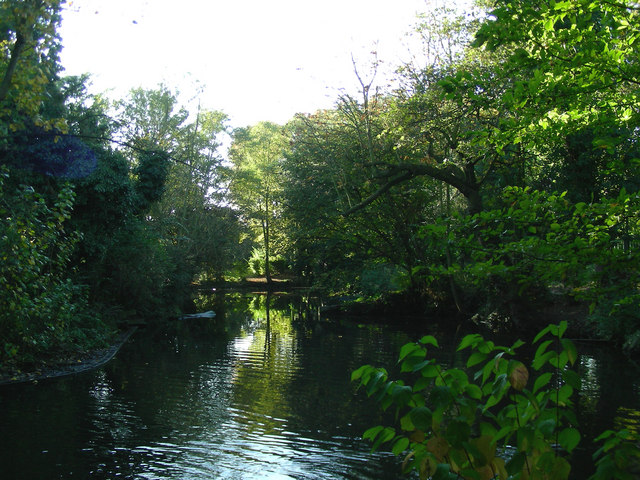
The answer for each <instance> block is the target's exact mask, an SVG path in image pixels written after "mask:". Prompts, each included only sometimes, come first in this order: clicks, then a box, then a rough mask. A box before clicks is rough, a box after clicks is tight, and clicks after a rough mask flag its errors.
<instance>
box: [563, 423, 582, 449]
mask: <svg viewBox="0 0 640 480" xmlns="http://www.w3.org/2000/svg"><path fill="white" fill-rule="evenodd" d="M558 442H559V443H560V445H561V446H562V448H564V449H565V450H566V451H567V452H569V453H571V452H572V451H573V449H574V448H576V446H577V445H578V443H580V432H579V431H578V430H576V429H575V428H565V429H564V430H562V431H561V432H560V433H559V434H558Z"/></svg>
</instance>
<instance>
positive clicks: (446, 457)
mask: <svg viewBox="0 0 640 480" xmlns="http://www.w3.org/2000/svg"><path fill="white" fill-rule="evenodd" d="M566 328H567V323H566V322H562V323H560V324H559V325H549V326H548V327H546V328H545V329H543V330H542V331H541V332H540V333H539V334H538V335H537V336H536V337H535V339H534V344H537V350H536V352H535V356H534V358H533V360H532V362H531V365H530V367H529V368H527V367H526V366H525V365H524V364H523V363H522V362H520V361H518V360H517V359H516V358H515V356H516V351H517V349H518V348H520V347H521V346H522V345H524V342H522V341H517V342H516V343H515V344H513V345H512V346H511V347H503V346H496V345H494V344H493V342H491V341H487V340H485V339H484V338H483V337H481V336H480V335H477V334H472V335H468V336H466V337H464V338H463V340H462V341H461V342H460V344H459V346H458V351H461V350H465V349H470V350H471V353H470V355H469V357H468V359H467V362H466V368H444V367H442V366H441V365H439V364H438V363H437V362H436V361H435V360H431V359H427V348H428V347H429V348H430V347H437V346H438V342H437V340H436V339H435V338H434V337H432V336H425V337H423V338H422V339H420V341H419V342H416V343H408V344H406V345H404V346H403V347H402V349H401V350H400V356H399V360H398V361H399V364H400V368H401V372H403V373H406V374H410V375H412V377H411V378H412V379H414V380H413V383H405V382H404V381H403V380H389V378H388V373H387V371H386V370H385V369H383V368H375V367H373V366H371V365H365V366H362V367H360V368H359V369H357V370H356V371H354V372H353V374H352V380H353V381H357V382H358V383H359V384H360V385H361V386H362V387H364V388H365V390H366V392H367V395H369V396H370V397H373V398H375V399H376V400H377V401H378V402H379V403H380V405H381V407H382V408H383V409H384V410H387V409H389V408H391V407H394V408H395V413H396V418H397V419H398V420H399V425H398V426H396V427H389V426H382V425H379V426H375V427H373V428H370V429H369V430H367V431H366V432H365V433H364V438H365V439H369V440H371V441H372V442H373V448H374V449H378V448H380V447H381V446H382V445H383V444H389V445H390V446H391V450H392V452H393V453H395V454H396V455H399V454H403V453H404V454H405V460H404V468H405V469H406V470H407V471H412V470H413V471H416V472H418V473H419V475H420V478H422V479H426V478H433V479H434V480H439V479H460V478H464V479H479V480H489V479H493V478H499V479H501V480H506V479H517V478H522V479H534V478H535V479H549V480H563V479H567V478H568V477H569V472H570V470H571V465H570V463H569V461H568V458H569V456H570V454H571V452H572V451H573V450H574V449H575V448H576V446H577V445H578V443H579V442H580V440H581V436H580V432H579V431H578V429H577V427H576V425H577V421H576V416H575V413H574V411H573V403H572V400H571V398H572V395H573V393H574V391H575V390H576V389H578V388H579V387H580V377H579V376H578V375H577V374H576V372H575V371H574V370H572V369H571V366H572V365H573V364H574V363H575V361H576V359H577V351H576V348H575V346H574V345H573V343H572V342H571V341H570V340H568V339H565V338H563V335H564V332H565V331H566ZM530 372H535V378H531V379H530V378H529V376H530ZM398 427H399V428H398ZM599 439H600V440H605V446H604V447H603V448H602V449H601V450H600V451H598V452H597V456H598V458H599V460H598V465H599V467H598V472H596V474H595V475H594V476H593V477H592V478H593V479H594V480H595V479H605V478H623V477H620V476H616V477H611V476H608V475H609V473H610V472H611V471H614V470H615V471H616V472H621V471H622V470H623V469H624V468H626V466H627V465H628V464H629V461H628V460H626V461H625V462H621V461H619V458H618V457H619V453H616V452H618V450H619V449H624V451H625V455H627V458H628V455H632V456H634V457H638V456H639V450H638V447H637V446H635V445H634V444H632V443H630V442H629V441H628V440H629V438H628V436H624V435H622V436H621V435H620V434H614V433H613V432H609V433H605V434H604V435H603V436H601V437H600V438H599ZM616 469H617V470H616Z"/></svg>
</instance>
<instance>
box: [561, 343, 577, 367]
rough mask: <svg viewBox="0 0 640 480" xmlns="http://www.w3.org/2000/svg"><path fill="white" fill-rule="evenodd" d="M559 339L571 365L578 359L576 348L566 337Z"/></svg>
mask: <svg viewBox="0 0 640 480" xmlns="http://www.w3.org/2000/svg"><path fill="white" fill-rule="evenodd" d="M560 341H561V342H562V348H564V349H565V351H566V352H567V356H568V359H569V362H570V363H571V365H574V364H575V363H576V360H577V359H578V350H577V348H576V346H575V345H574V343H573V342H572V341H571V340H569V339H568V338H563V339H562V340H560Z"/></svg>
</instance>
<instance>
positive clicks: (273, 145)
mask: <svg viewBox="0 0 640 480" xmlns="http://www.w3.org/2000/svg"><path fill="white" fill-rule="evenodd" d="M286 148H287V136H286V134H285V132H284V129H283V127H281V126H279V125H276V124H274V123H270V122H261V123H258V124H257V125H254V126H252V127H247V128H241V129H238V130H236V131H234V133H233V143H232V145H231V149H230V152H229V153H230V158H231V161H232V162H233V171H232V177H231V183H230V193H231V199H232V202H233V203H234V204H235V206H236V207H237V208H238V210H239V211H240V214H241V217H242V218H243V219H244V221H245V222H246V223H247V224H248V225H249V226H251V228H253V230H254V232H255V237H256V238H257V239H258V240H259V242H260V243H261V244H262V248H263V255H264V263H265V272H264V273H265V276H266V279H267V282H269V283H270V282H271V281H272V278H271V260H272V258H273V256H274V254H277V253H280V252H281V251H282V248H281V246H282V245H283V243H284V240H285V239H284V238H283V236H282V231H283V230H282V221H283V219H282V215H281V212H282V203H281V202H282V199H281V195H282V178H281V163H282V159H283V156H284V154H285V151H286Z"/></svg>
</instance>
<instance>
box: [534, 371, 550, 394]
mask: <svg viewBox="0 0 640 480" xmlns="http://www.w3.org/2000/svg"><path fill="white" fill-rule="evenodd" d="M551 377H552V375H551V373H548V372H547V373H543V374H542V375H540V376H539V377H538V378H536V381H535V383H534V384H533V393H536V392H537V391H538V390H540V389H541V388H542V387H544V386H546V385H547V384H548V383H549V382H550V381H551Z"/></svg>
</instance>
